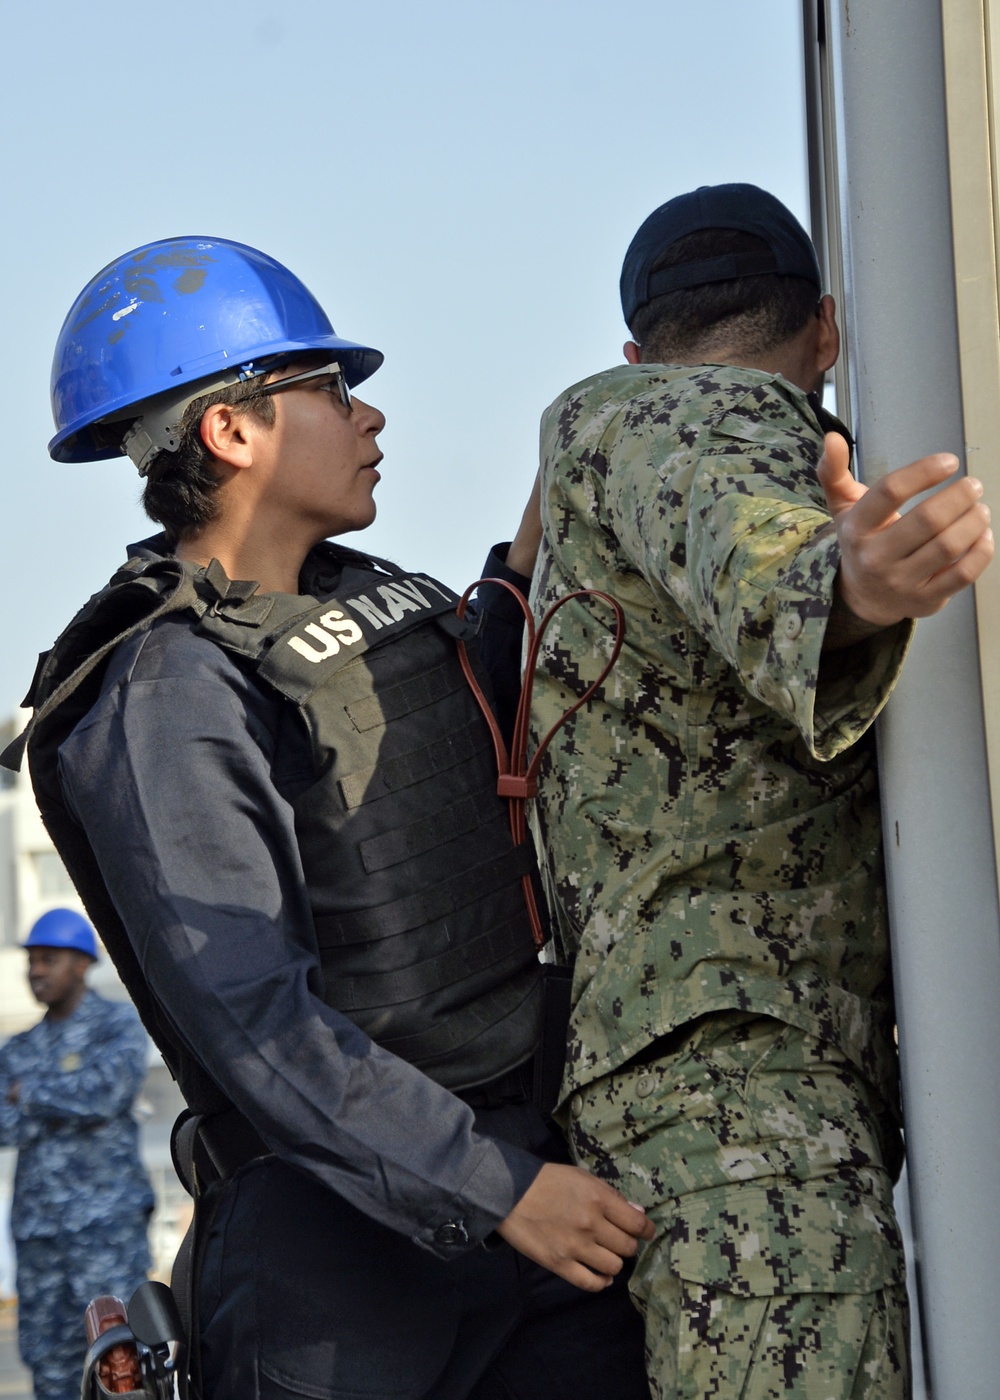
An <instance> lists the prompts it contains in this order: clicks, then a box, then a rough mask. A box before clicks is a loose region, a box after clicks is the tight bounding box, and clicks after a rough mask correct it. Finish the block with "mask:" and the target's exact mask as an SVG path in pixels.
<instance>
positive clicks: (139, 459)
mask: <svg viewBox="0 0 1000 1400" xmlns="http://www.w3.org/2000/svg"><path fill="white" fill-rule="evenodd" d="M268 368H270V366H266V365H260V366H258V367H256V368H255V367H254V364H253V362H252V361H250V362H248V363H247V364H245V365H240V366H239V367H238V368H233V369H231V370H229V371H227V372H226V373H225V374H222V375H219V376H218V378H216V379H211V380H209V382H208V383H207V384H204V383H203V384H199V385H198V386H197V387H196V388H195V389H194V390H193V391H192V392H190V393H188V394H185V395H183V397H181V398H179V399H178V398H175V397H174V396H173V395H171V396H170V397H169V398H166V397H165V396H163V397H160V398H157V399H150V400H149V401H148V403H147V404H146V406H145V408H144V410H143V413H142V417H141V418H136V419H135V421H134V422H133V424H132V426H131V427H130V428H129V430H128V432H127V433H126V434H125V436H124V437H123V438H122V447H123V448H124V450H125V452H126V453H127V454H128V456H129V457H130V458H131V460H132V462H133V463H134V464H135V468H136V470H137V471H138V473H139V475H140V476H142V477H145V476H147V475H148V473H149V468H150V466H151V465H152V462H153V458H154V457H155V456H156V454H157V453H158V452H176V451H177V449H178V448H179V447H180V445H181V436H180V432H181V421H182V419H183V417H184V414H185V413H186V412H187V410H188V408H189V407H190V405H191V404H193V403H194V401H195V399H200V398H204V396H205V395H206V394H214V393H215V391H216V390H217V389H228V388H230V387H231V386H232V385H233V384H242V383H243V382H244V381H245V380H247V379H254V378H255V377H256V376H257V375H260V374H265V373H266V372H267V369H268ZM109 421H110V420H109Z"/></svg>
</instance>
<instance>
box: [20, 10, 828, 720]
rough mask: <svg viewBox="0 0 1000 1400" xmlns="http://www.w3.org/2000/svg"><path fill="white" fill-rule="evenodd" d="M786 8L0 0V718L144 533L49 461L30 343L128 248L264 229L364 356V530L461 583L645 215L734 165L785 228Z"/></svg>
mask: <svg viewBox="0 0 1000 1400" xmlns="http://www.w3.org/2000/svg"><path fill="white" fill-rule="evenodd" d="M799 8H800V7H799V0H753V2H752V3H751V0H629V3H628V4H627V5H625V6H622V7H620V8H618V9H616V10H613V9H612V8H611V7H610V6H608V5H607V4H601V3H596V0H505V3H502V4H501V3H497V0H475V3H473V0H464V3H459V0H426V3H423V4H418V3H415V0H363V3H361V0H359V3H356V4H346V3H344V2H343V0H294V3H286V4H285V5H283V6H278V5H275V4H274V3H273V0H243V3H242V4H240V5H231V4H222V3H220V0H200V3H193V0H175V2H174V3H173V4H171V5H169V6H136V5H134V4H126V3H124V0H88V3H87V4H85V5H75V4H70V3H69V2H68V0H38V3H37V4H35V5H34V6H30V7H29V6H25V5H22V4H20V3H18V0H0V19H2V23H3V49H2V59H0V62H2V82H0V130H2V131H3V133H4V135H3V155H2V190H3V199H4V206H5V208H6V217H5V219H4V220H3V222H2V228H0V240H2V243H3V257H2V263H0V266H2V267H3V271H4V278H5V315H4V322H3V336H2V340H3V352H2V353H3V367H2V368H3V384H4V388H5V391H6V393H5V401H6V425H5V443H4V461H5V468H4V486H3V509H2V516H0V520H2V525H0V542H2V548H0V571H2V572H0V586H2V596H3V599H4V607H3V624H2V625H3V652H2V655H3V664H2V671H0V679H2V690H0V719H3V718H4V717H5V716H6V715H7V714H9V713H10V712H11V710H12V709H13V708H14V707H15V706H16V705H17V703H18V702H19V700H20V698H21V696H22V695H23V693H24V691H25V689H26V686H27V683H28V680H29V679H30V676H31V672H32V669H33V666H34V659H35V653H36V652H38V651H39V650H41V649H43V648H45V647H48V646H49V645H51V642H52V641H53V639H54V637H55V635H56V633H57V632H58V631H59V630H60V628H61V627H62V625H63V624H64V623H65V622H66V621H67V620H68V619H69V617H70V616H71V615H72V613H73V612H75V610H76V609H77V607H78V606H79V605H80V604H81V603H82V602H83V601H84V599H85V598H86V597H87V596H88V595H89V594H90V593H91V592H92V591H93V590H94V589H96V588H98V587H99V586H100V585H101V584H102V583H104V582H105V581H106V579H107V578H108V577H109V575H110V574H111V573H112V572H113V570H114V568H115V567H116V566H117V564H118V563H119V562H120V560H121V558H123V557H124V554H123V546H124V545H125V543H127V542H128V541H131V540H136V539H141V538H142V537H143V536H144V535H146V534H150V533H152V532H153V529H154V528H155V527H153V526H152V525H151V524H150V523H149V522H147V521H146V520H145V517H144V516H143V515H142V513H141V511H140V509H139V508H138V505H137V500H138V480H137V477H136V475H135V472H134V469H133V468H132V466H131V464H130V463H128V462H127V461H126V460H125V459H124V458H122V459H119V460H116V461H112V462H100V463H96V464H93V465H88V466H60V465H57V464H55V463H53V462H51V461H50V460H49V458H48V455H47V452H46V443H47V442H48V439H49V438H50V437H51V435H52V431H53V429H52V420H51V416H50V412H49V405H48V379H49V368H50V364H51V358H52V349H53V346H54V343H55V339H56V336H57V334H58V331H59V327H60V325H61V323H62V320H63V317H64V316H65V314H66V312H67V311H68V309H69V306H70V304H71V302H72V301H73V299H74V298H75V296H76V295H77V293H78V292H79V291H80V289H81V288H82V287H83V285H84V284H85V283H86V282H87V281H89V280H90V278H91V277H92V276H94V275H95V274H96V273H97V272H98V271H99V269H100V268H101V267H103V266H104V265H105V264H106V263H108V262H109V261H111V259H113V258H115V257H117V256H118V255H119V254H121V253H123V252H125V251H127V250H128V249H131V248H133V247H135V246H137V245H138V244H141V243H144V242H147V241H149V240H151V239H155V238H166V237H171V236H177V235H192V234H202V235H213V236H216V237H219V236H221V237H226V238H233V239H237V240H239V241H241V242H244V243H249V244H252V245H254V246H257V247H260V248H262V249H264V250H265V251H266V252H268V253H270V254H271V255H272V256H274V257H276V258H278V259H279V260H280V261H282V262H284V263H286V264H287V265H288V266H289V267H290V268H291V269H292V270H293V271H294V272H295V273H296V274H297V275H298V276H299V277H301V278H302V280H303V281H304V282H305V283H306V285H307V286H308V287H309V288H310V289H311V290H312V291H313V292H314V293H315V295H316V296H317V297H318V298H319V300H320V301H321V302H322V304H323V305H324V307H325V308H326V310H327V311H328V313H329V314H330V317H331V319H332V321H333V324H334V326H335V327H336V329H337V331H338V332H340V333H341V334H343V335H345V336H348V337H350V338H354V339H358V340H361V341H364V342H366V343H367V344H370V345H375V346H378V347H379V348H380V349H382V350H384V351H385V354H386V363H385V365H384V367H383V368H382V369H381V370H380V371H379V373H378V374H377V376H376V377H375V378H374V379H373V380H371V381H370V383H369V384H368V385H367V386H366V394H365V396H366V397H367V398H368V399H370V401H371V402H373V403H375V404H377V405H378V406H379V407H380V408H381V409H383V410H384V412H385V413H386V415H387V418H388V426H387V427H386V430H385V432H384V433H383V435H382V438H381V443H382V445H383V448H384V450H385V453H386V459H385V462H384V464H383V468H382V473H383V480H382V482H381V484H380V485H379V487H378V491H377V497H376V498H377V501H378V505H379V518H378V521H377V522H376V524H375V525H374V526H373V527H372V529H371V530H370V531H369V532H368V533H367V535H366V536H365V537H364V538H365V541H366V545H367V547H368V548H370V549H372V550H373V551H375V552H376V553H381V554H385V555H389V556H391V557H393V558H395V559H397V560H399V561H400V562H402V563H406V564H409V565H410V566H412V567H417V568H421V569H424V570H428V571H430V572H434V573H437V574H438V576H439V577H441V578H443V579H445V580H446V581H447V582H448V583H450V584H452V585H453V586H455V587H462V586H464V584H466V583H467V582H470V581H471V580H472V579H473V578H475V577H476V576H477V575H478V573H479V567H480V564H481V562H482V559H483V558H484V556H485V551H486V548H487V546H488V545H489V544H490V543H491V542H492V541H494V540H496V539H502V538H509V536H510V533H511V531H512V530H513V528H514V525H515V523H516V520H517V519H518V517H519V515H520V510H521V505H522V503H523V498H524V497H525V496H526V494H527V491H528V488H529V486H530V484H531V480H532V477H533V475H534V470H535V453H536V437H537V424H538V418H539V414H540V413H541V411H542V409H543V408H544V407H545V406H546V404H548V403H549V402H550V401H551V400H552V399H553V398H554V397H555V396H556V394H557V393H558V392H559V391H560V390H561V389H563V388H564V387H565V386H566V385H567V384H570V383H572V382H574V381H576V380H578V379H582V378H584V377H585V376H586V375H588V374H591V373H593V372H595V371H597V370H600V369H604V368H606V367H607V366H608V365H610V364H612V363H615V362H616V361H618V360H620V359H621V345H622V342H623V341H624V339H625V328H624V326H623V324H622V321H621V313H620V310H619V306H618V298H617V284H618V273H619V269H620V266H621V259H622V255H623V253H624V250H625V248H626V246H627V244H628V241H629V239H630V237H631V235H632V233H633V232H634V231H635V229H636V227H637V226H638V224H639V223H640V222H641V221H642V219H643V218H645V216H646V214H648V213H649V212H650V210H651V209H653V208H655V206H656V205H658V204H660V203H662V202H663V201H664V200H665V199H668V198H670V197H671V196H672V195H674V194H679V193H681V192H682V191H684V190H686V189H690V188H693V187H694V186H696V185H699V184H706V183H708V184H713V183H717V182H720V181H726V180H751V181H754V182H755V183H758V184H761V185H764V186H766V187H768V188H770V189H772V190H773V191H774V192H775V193H776V194H777V195H778V196H779V197H780V198H782V199H784V200H785V201H786V202H787V203H788V204H789V205H790V206H791V208H792V209H793V210H794V211H795V212H796V213H797V214H798V215H799V217H800V218H802V219H803V221H804V222H805V221H806V218H807V212H808V211H807V203H806V198H807V197H806V173H805V133H804V118H803V106H802V77H801V62H800V42H801V40H800V29H799Z"/></svg>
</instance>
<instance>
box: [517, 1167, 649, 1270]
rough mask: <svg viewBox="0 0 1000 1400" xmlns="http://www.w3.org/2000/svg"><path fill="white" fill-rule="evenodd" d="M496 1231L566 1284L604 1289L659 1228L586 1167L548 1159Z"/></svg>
mask: <svg viewBox="0 0 1000 1400" xmlns="http://www.w3.org/2000/svg"><path fill="white" fill-rule="evenodd" d="M497 1234H499V1235H501V1236H502V1237H503V1239H505V1240H506V1241H507V1243H508V1244H510V1245H513V1246H514V1248H515V1249H517V1250H519V1251H520V1252H521V1253H522V1254H525V1255H527V1257H528V1258H529V1259H533V1260H534V1261H535V1263H536V1264H541V1265H543V1267H544V1268H546V1269H551V1271H552V1272H553V1273H554V1274H558V1275H559V1277H560V1278H564V1279H566V1281H567V1283H572V1284H575V1285H576V1287H577V1288H583V1289H585V1290H586V1291H587V1292H588V1293H599V1292H600V1291H601V1289H602V1288H607V1286H608V1284H609V1283H611V1281H612V1279H613V1278H614V1276H615V1275H616V1274H617V1273H619V1272H620V1271H621V1267H622V1261H623V1260H625V1259H631V1258H632V1257H633V1256H634V1255H635V1252H636V1250H637V1249H638V1241H639V1240H651V1239H652V1238H653V1235H654V1234H655V1230H654V1229H653V1223H652V1221H651V1220H647V1218H646V1215H645V1213H644V1211H643V1210H642V1209H641V1208H640V1207H639V1206H633V1205H630V1204H629V1203H628V1201H626V1199H625V1197H624V1196H622V1195H621V1194H620V1193H619V1192H618V1191H616V1190H615V1189H614V1187H613V1186H608V1185H607V1183H606V1182H603V1181H601V1180H600V1179H599V1178H598V1177H596V1176H591V1174H590V1173H589V1172H585V1171H584V1170H583V1169H582V1168H581V1167H571V1166H566V1165H563V1164H561V1163H558V1162H546V1163H545V1165H544V1166H543V1167H542V1169H541V1171H540V1172H539V1173H538V1175H537V1176H536V1177H535V1179H534V1181H533V1182H532V1183H531V1185H530V1186H529V1187H528V1189H527V1191H526V1192H525V1193H524V1195H523V1196H522V1197H521V1199H520V1200H519V1201H518V1203H517V1205H516V1206H515V1207H514V1209H513V1210H512V1211H511V1213H510V1215H508V1216H507V1219H506V1220H504V1221H501V1223H500V1224H499V1225H498V1226H497Z"/></svg>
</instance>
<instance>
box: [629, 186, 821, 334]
mask: <svg viewBox="0 0 1000 1400" xmlns="http://www.w3.org/2000/svg"><path fill="white" fill-rule="evenodd" d="M708 228H735V229H742V230H743V232H744V233H754V234H756V235H757V237H758V238H762V239H763V240H764V242H765V243H766V244H767V251H766V252H765V251H764V250H763V249H761V250H760V251H758V252H753V253H726V254H724V255H723V256H722V257H718V258H708V259H706V260H703V261H702V262H692V263H682V264H681V265H680V266H679V267H665V268H662V269H660V270H659V271H655V270H654V269H655V267H656V262H657V260H658V259H659V258H660V257H662V255H663V254H664V253H665V252H666V251H667V249H668V248H669V247H670V246H671V245H672V244H674V243H676V242H677V240H678V239H679V238H684V237H685V235H686V234H689V233H699V232H700V231H701V230H702V229H708ZM766 272H773V273H776V274H777V275H778V276H780V277H802V278H804V279H805V281H807V282H812V283H813V285H814V286H815V287H816V290H817V291H819V290H821V288H822V280H821V278H820V271H819V262H818V261H817V259H816V250H815V248H814V247H813V245H812V240H811V239H810V237H809V235H808V234H807V233H806V231H805V229H804V228H803V227H802V225H801V224H800V223H799V221H798V219H796V218H795V216H794V214H792V213H791V211H790V210H788V209H786V208H785V206H784V205H783V204H782V202H781V200H780V199H775V197H774V195H773V194H768V192H767V191H766V190H762V189H759V188H758V187H757V186H756V185H702V186H701V187H700V188H699V189H696V190H692V191H691V193H690V194H680V195H678V196H677V198H676V199H670V200H668V201H667V203H666V204H661V205H660V207H659V209H654V210H653V212H652V214H650V216H649V218H648V219H646V221H645V222H644V223H643V224H641V225H640V227H639V231H638V232H637V233H636V235H635V237H634V238H633V239H632V242H631V243H630V244H629V246H628V252H627V253H626V254H625V261H624V263H623V264H622V275H621V295H622V311H623V312H624V315H625V324H626V325H630V324H631V322H632V317H633V316H634V315H635V313H636V312H637V311H638V310H640V308H641V307H643V306H645V305H646V304H647V302H650V301H652V300H653V299H654V298H655V297H661V296H663V295H664V294H665V293H667V292H676V291H679V290H680V289H681V288H682V287H699V286H702V285H704V284H705V283H706V282H731V281H732V280H733V279H734V278H736V277H756V276H760V275H761V274H763V273H766Z"/></svg>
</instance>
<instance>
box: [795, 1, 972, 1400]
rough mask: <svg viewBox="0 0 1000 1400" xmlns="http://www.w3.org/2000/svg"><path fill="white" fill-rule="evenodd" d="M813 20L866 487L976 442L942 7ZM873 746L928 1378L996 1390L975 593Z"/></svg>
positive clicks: (952, 1397) (915, 662) (828, 12)
mask: <svg viewBox="0 0 1000 1400" xmlns="http://www.w3.org/2000/svg"><path fill="white" fill-rule="evenodd" d="M808 3H809V0H807V4H808ZM813 13H814V14H815V11H813ZM824 22H825V29H824ZM817 28H818V37H819V39H820V40H822V39H823V38H824V37H825V41H826V43H827V44H828V46H829V53H828V60H829V66H828V70H827V71H828V73H829V75H830V79H831V81H830V90H831V93H832V96H833V110H834V119H835V124H836V128H837V129H836V140H835V143H834V148H835V157H832V158H834V159H835V160H836V165H837V169H836V171H835V172H834V174H835V178H834V179H833V180H832V181H831V180H829V179H828V180H827V181H826V188H827V190H828V191H829V190H830V189H836V190H839V213H840V221H839V222H840V228H839V233H840V243H841V248H842V254H843V259H844V268H843V272H844V306H843V322H844V324H845V327H846V331H847V337H846V352H847V356H848V369H849V374H848V384H849V393H850V400H851V403H850V412H851V416H852V417H853V424H854V428H855V431H856V432H857V434H858V439H859V449H860V461H861V467H862V474H863V476H864V477H865V478H866V479H867V480H868V481H869V482H871V481H873V480H874V479H876V478H877V477H878V476H879V475H881V474H882V473H883V472H885V471H886V470H887V469H888V468H890V467H895V466H901V465H903V464H904V463H906V462H909V461H911V460H913V459H915V458H917V457H920V456H923V455H924V454H925V453H928V452H933V451H940V450H950V451H953V452H955V453H957V454H958V455H959V456H960V457H963V456H964V453H963V444H964V430H963V417H962V402H961V391H960V382H959V362H958V340H957V331H956V314H955V294H954V270H953V261H952V247H951V224H950V212H949V211H950V191H949V183H948V153H947V143H946V123H945V99H944V77H943V63H942V42H941V16H940V4H939V0H826V4H825V15H823V13H822V11H820V24H819V26H816V25H815V24H814V26H813V32H814V34H815V33H816V32H817ZM808 32H809V29H808V26H807V33H808ZM810 60H811V56H810V55H808V54H807V58H806V61H807V64H808V63H809V62H810ZM828 146H829V143H828ZM828 158H830V157H828ZM984 217H988V213H987V212H986V211H984ZM998 450H1000V444H998ZM992 504H993V507H994V511H995V513H996V515H997V518H998V520H1000V501H994V502H993V503H992ZM993 567H994V568H998V567H1000V563H996V564H994V566H993ZM879 743H880V755H881V768H882V784H883V786H882V799H883V819H884V829H885V836H886V858H887V863H888V874H889V895H890V907H891V913H892V924H893V942H894V957H895V976H896V995H897V1003H898V1014H899V1026H900V1049H901V1056H902V1065H903V1082H904V1099H905V1110H906V1123H907V1147H908V1152H909V1174H910V1192H911V1197H912V1200H913V1207H914V1225H915V1232H916V1237H917V1252H918V1259H917V1266H918V1277H919V1280H920V1286H919V1292H920V1305H921V1317H922V1323H923V1335H924V1344H925V1360H926V1365H927V1377H928V1382H929V1387H930V1393H931V1394H932V1395H933V1396H934V1397H936V1400H996V1396H997V1395H998V1394H1000V1318H998V1301H1000V1288H998V1276H1000V910H998V898H997V871H996V861H995V855H994V845H993V836H992V828H991V818H990V802H989V787H988V782H989V779H988V774H987V765H986V747H985V737H984V732H983V719H982V691H981V683H980V674H979V654H978V646H977V638H976V630H975V614H974V601H973V598H972V596H971V594H966V595H963V596H961V597H959V598H957V599H956V600H954V601H953V602H952V603H951V604H950V605H949V606H948V608H947V609H946V610H945V611H944V612H943V613H942V614H940V615H939V616H937V617H935V618H931V619H929V620H927V621H924V622H921V623H920V624H919V626H918V628H917V636H916V640H915V642H914V645H913V648H912V651H911V654H910V656H909V658H908V660H907V663H906V667H905V670H904V675H903V679H902V681H901V683H900V685H899V686H898V688H897V691H896V693H895V694H894V696H893V699H892V701H891V702H890V705H889V708H888V710H887V712H886V714H885V717H884V719H883V721H882V722H881V724H880V730H879ZM994 781H997V782H1000V774H996V775H994Z"/></svg>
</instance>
